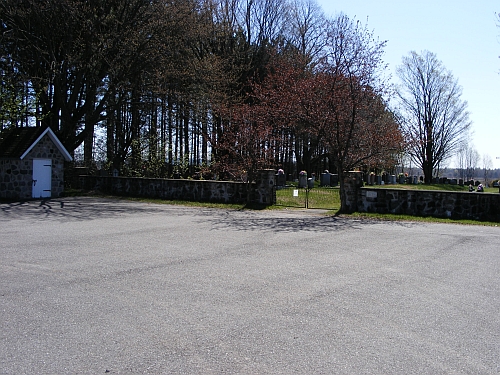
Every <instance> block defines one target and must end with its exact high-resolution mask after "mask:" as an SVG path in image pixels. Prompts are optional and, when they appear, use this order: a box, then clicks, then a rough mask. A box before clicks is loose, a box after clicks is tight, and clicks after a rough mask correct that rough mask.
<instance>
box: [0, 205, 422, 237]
mask: <svg viewBox="0 0 500 375" xmlns="http://www.w3.org/2000/svg"><path fill="white" fill-rule="evenodd" d="M152 214H157V215H168V216H169V217H176V216H177V217H178V216H184V215H190V216H193V217H194V218H195V220H197V221H198V222H200V223H205V224H206V223H209V224H210V225H211V230H227V229H230V230H237V231H260V232H262V231H267V232H298V231H302V232H303V231H308V232H331V231H340V230H345V229H361V228H362V227H363V226H365V225H373V224H374V223H376V221H373V220H365V219H362V220H359V219H351V218H346V217H338V216H328V215H326V214H318V213H317V211H311V210H306V211H301V210H291V211H285V210H283V211H281V210H278V211H261V210H259V211H253V210H231V209H220V208H214V209H212V208H203V207H185V206H177V205H168V204H155V203H145V202H134V201H130V200H126V199H119V198H98V197H69V198H61V199H49V200H30V201H25V202H11V203H0V222H1V221H8V220H54V221H60V222H65V221H86V220H96V219H113V218H117V217H122V216H134V215H138V216H141V215H152ZM385 224H386V225H387V224H388V222H385ZM391 224H392V225H397V226H401V227H405V228H408V227H411V226H413V225H416V224H415V223H409V222H391Z"/></svg>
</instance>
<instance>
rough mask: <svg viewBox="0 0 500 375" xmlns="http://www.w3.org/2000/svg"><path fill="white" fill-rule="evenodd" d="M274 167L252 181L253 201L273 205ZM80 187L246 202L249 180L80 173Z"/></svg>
mask: <svg viewBox="0 0 500 375" xmlns="http://www.w3.org/2000/svg"><path fill="white" fill-rule="evenodd" d="M274 178H275V176H274V171H263V172H261V173H260V174H259V178H258V180H257V182H256V183H255V184H252V185H250V186H251V188H252V192H251V194H250V198H251V199H250V201H251V202H253V203H259V204H265V205H271V204H273V203H274V202H275V201H276V198H275V196H274V195H273V194H275V191H274V189H273V188H274V184H275V181H274ZM79 180H80V183H79V185H80V187H81V188H82V189H84V190H87V191H92V190H94V191H99V192H102V193H105V194H112V195H121V196H132V197H144V198H158V199H166V200H187V201H195V202H214V203H245V202H247V197H248V194H247V189H248V186H249V185H248V184H246V183H243V182H228V181H206V180H177V179H175V180H174V179H159V178H137V177H109V176H80V177H79Z"/></svg>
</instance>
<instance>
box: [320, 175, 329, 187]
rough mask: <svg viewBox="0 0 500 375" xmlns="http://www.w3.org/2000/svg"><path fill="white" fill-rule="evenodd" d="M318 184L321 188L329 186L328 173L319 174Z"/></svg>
mask: <svg viewBox="0 0 500 375" xmlns="http://www.w3.org/2000/svg"><path fill="white" fill-rule="evenodd" d="M320 183H321V186H330V173H321V176H320Z"/></svg>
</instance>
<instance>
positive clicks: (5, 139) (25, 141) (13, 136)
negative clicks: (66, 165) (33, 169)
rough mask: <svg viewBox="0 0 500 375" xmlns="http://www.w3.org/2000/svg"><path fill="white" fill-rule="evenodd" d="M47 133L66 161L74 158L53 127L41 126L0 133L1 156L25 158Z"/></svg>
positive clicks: (4, 157)
mask: <svg viewBox="0 0 500 375" xmlns="http://www.w3.org/2000/svg"><path fill="white" fill-rule="evenodd" d="M45 135H48V136H49V138H50V139H51V140H52V142H53V143H54V144H55V145H56V147H57V149H58V150H59V151H60V152H61V154H63V156H64V159H66V161H71V160H73V158H72V157H71V155H70V154H69V152H68V150H66V148H65V147H64V146H63V144H62V143H61V141H59V138H57V136H56V135H55V134H54V132H53V131H52V129H50V128H45V129H44V128H41V127H24V128H13V129H10V130H4V131H2V132H1V133H0V158H2V159H21V160H22V159H24V158H25V157H26V155H28V153H29V152H30V151H31V150H32V149H33V147H35V146H36V145H37V143H38V142H40V140H41V139H42V138H43V137H44V136H45Z"/></svg>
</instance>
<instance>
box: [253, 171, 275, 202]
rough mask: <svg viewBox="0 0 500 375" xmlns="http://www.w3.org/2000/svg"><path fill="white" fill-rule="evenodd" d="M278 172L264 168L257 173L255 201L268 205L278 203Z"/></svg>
mask: <svg viewBox="0 0 500 375" xmlns="http://www.w3.org/2000/svg"><path fill="white" fill-rule="evenodd" d="M275 173H276V172H275V171H274V170H273V169H264V170H262V171H259V172H258V173H257V178H256V181H255V187H254V189H255V191H254V194H253V195H254V197H255V200H254V202H255V203H258V204H265V205H267V206H270V205H273V204H275V203H276V189H275V188H274V186H275V185H276V174H275Z"/></svg>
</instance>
